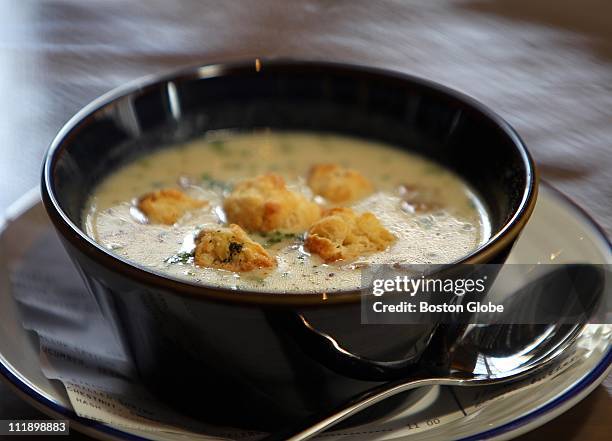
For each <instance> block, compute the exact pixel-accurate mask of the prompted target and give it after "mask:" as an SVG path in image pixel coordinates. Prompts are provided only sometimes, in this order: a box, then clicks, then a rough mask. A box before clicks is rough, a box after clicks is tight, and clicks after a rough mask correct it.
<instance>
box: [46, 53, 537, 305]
mask: <svg viewBox="0 0 612 441" xmlns="http://www.w3.org/2000/svg"><path fill="white" fill-rule="evenodd" d="M270 68H273V69H281V70H282V69H300V68H310V69H320V70H324V71H337V72H338V71H339V72H345V73H349V74H353V75H366V76H367V75H370V76H375V77H378V78H381V79H384V80H394V81H404V82H409V83H412V84H413V85H415V86H417V87H424V88H427V89H429V90H430V91H432V92H435V93H439V94H442V95H446V96H447V97H450V98H452V99H454V100H457V101H459V102H461V103H462V104H463V105H466V106H467V107H469V108H471V109H472V110H475V111H476V112H478V113H479V114H480V116H483V117H485V118H487V119H489V121H491V122H492V123H493V124H495V126H496V127H497V128H498V129H500V130H501V131H502V132H503V134H504V135H505V136H507V137H508V138H509V139H510V140H511V141H512V144H513V146H514V148H515V149H516V150H517V152H518V153H519V155H520V157H521V159H522V163H523V171H524V173H525V182H526V185H525V187H524V188H523V191H522V197H521V201H520V203H519V206H518V208H517V209H516V210H515V211H514V212H513V214H512V216H511V218H510V219H509V220H507V221H506V222H505V223H504V225H503V226H502V227H501V228H499V229H498V230H497V231H496V232H495V234H493V235H492V236H491V237H490V238H489V239H488V240H487V241H486V242H485V243H483V244H482V245H481V246H479V247H478V248H476V249H475V250H473V251H472V252H471V253H469V254H468V255H466V256H464V257H462V258H460V259H458V260H456V261H454V262H452V263H451V265H457V264H476V263H485V262H486V261H487V259H488V258H490V257H492V256H494V255H495V254H497V253H498V252H500V251H501V250H503V249H504V248H506V247H509V246H510V245H511V244H512V242H513V241H514V240H515V239H516V237H517V236H518V235H519V233H520V232H521V230H522V229H523V227H524V226H525V225H526V223H527V221H528V219H529V217H530V216H531V213H532V212H533V209H534V207H535V202H536V199H537V192H538V182H539V175H538V171H537V168H536V166H535V163H534V161H533V158H532V156H531V155H530V153H529V151H528V150H527V148H526V146H525V144H524V143H523V141H522V139H521V138H520V136H519V135H518V134H517V133H516V131H515V130H514V129H513V128H512V127H511V126H510V125H509V124H508V123H507V122H506V121H505V120H504V119H503V118H501V117H500V116H499V115H497V114H496V113H495V112H494V111H492V110H491V109H490V108H488V107H487V106H485V105H483V104H482V103H480V102H479V101H477V100H475V99H474V98H472V97H470V96H468V95H466V94H464V93H462V92H458V91H456V90H454V89H451V88H449V87H447V86H444V85H441V84H439V83H436V82H434V81H431V80H428V79H424V78H421V77H418V76H414V75H411V74H408V73H404V72H398V71H394V70H388V69H382V68H378V67H371V66H364V65H359V64H351V63H344V62H333V61H318V60H302V59H292V58H272V59H266V58H263V59H260V58H256V59H254V60H251V61H234V62H224V63H211V64H197V65H193V66H188V67H184V68H180V69H178V70H172V71H170V72H167V73H162V74H152V75H147V76H143V77H140V78H138V79H136V80H134V81H131V82H128V83H126V84H125V85H122V86H119V87H117V88H114V89H112V90H110V91H109V92H107V93H105V94H103V95H101V96H100V97H98V98H96V99H94V100H93V101H91V102H90V103H89V104H87V105H86V106H85V107H83V108H82V109H81V110H80V111H78V112H77V113H76V114H75V115H74V116H73V117H72V118H70V119H69V120H68V122H66V123H65V124H64V125H63V127H62V128H61V129H60V130H59V132H58V133H57V135H56V136H55V137H54V139H53V141H52V142H51V144H50V145H49V147H48V149H47V151H46V153H45V156H44V163H43V170H42V176H41V178H42V179H41V181H42V182H41V189H42V199H43V203H44V205H45V208H46V211H47V213H48V215H49V217H50V218H51V221H52V223H53V225H54V226H55V228H56V230H57V231H58V232H59V233H60V236H61V237H62V238H63V239H65V240H68V241H69V242H70V243H71V244H72V245H73V246H74V247H76V248H77V249H78V250H79V251H80V252H82V253H83V254H85V255H86V256H87V257H88V258H90V259H92V260H94V261H96V262H97V263H99V264H100V265H102V266H103V267H104V268H106V269H109V270H110V271H111V272H114V273H119V274H120V275H121V276H124V277H127V278H128V279H133V280H136V281H138V282H140V283H143V284H145V285H147V286H149V287H152V288H154V289H155V288H157V289H161V288H163V289H165V290H166V291H170V292H172V293H173V294H175V295H178V296H186V297H190V298H194V297H195V298H201V299H208V300H213V301H216V302H222V303H240V304H245V305H266V306H270V307H272V306H291V307H295V306H299V307H311V306H323V305H326V306H327V305H339V304H346V303H356V302H359V301H360V299H361V296H362V293H361V291H360V290H359V289H357V290H352V291H337V292H332V293H329V294H328V293H325V292H289V293H274V292H265V291H251V290H237V291H235V290H230V289H228V288H221V287H215V286H211V285H205V284H202V283H196V282H191V281H189V280H186V279H179V278H176V277H172V276H168V275H164V274H163V273H159V272H155V271H153V270H150V269H148V268H146V267H144V266H141V265H139V264H137V263H134V262H131V261H129V260H127V259H124V258H123V257H121V256H119V255H116V254H114V253H112V251H111V250H108V249H106V248H104V247H103V246H102V245H100V244H98V243H97V242H96V241H95V240H94V239H92V238H90V237H89V236H88V235H87V234H86V233H85V232H84V231H83V230H82V228H81V227H79V226H78V225H76V224H75V223H74V222H72V220H70V218H69V217H68V215H67V214H66V213H65V212H64V210H63V209H62V208H61V206H60V204H59V202H58V199H57V198H56V196H55V189H54V185H53V170H54V166H55V163H56V162H57V160H58V157H59V155H60V153H61V152H62V151H63V150H64V148H66V145H67V144H68V143H69V142H70V139H71V138H72V137H73V136H75V134H76V133H75V132H76V131H77V130H78V129H79V128H81V127H83V126H85V125H87V124H88V122H89V121H91V119H92V118H93V117H94V115H95V114H96V113H97V112H100V111H103V109H104V108H105V107H107V106H109V105H112V104H113V103H114V102H115V101H117V100H119V99H121V98H124V97H125V96H128V95H133V94H139V93H142V92H145V91H146V90H148V89H151V88H155V87H159V86H160V85H162V84H165V83H168V82H180V81H185V80H194V79H196V80H197V79H206V78H214V77H222V76H226V75H228V74H240V73H245V72H254V71H257V72H259V71H260V69H270Z"/></svg>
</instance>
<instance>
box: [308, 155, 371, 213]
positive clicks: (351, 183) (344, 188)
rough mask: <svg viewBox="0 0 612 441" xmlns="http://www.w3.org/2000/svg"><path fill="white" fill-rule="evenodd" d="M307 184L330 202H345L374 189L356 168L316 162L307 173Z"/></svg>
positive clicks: (363, 195) (361, 196) (358, 197)
mask: <svg viewBox="0 0 612 441" xmlns="http://www.w3.org/2000/svg"><path fill="white" fill-rule="evenodd" d="M308 186H309V187H310V188H311V189H312V191H313V192H314V193H315V194H318V195H320V196H323V197H324V198H325V199H327V200H328V201H330V202H334V203H347V202H352V201H355V200H357V199H361V198H363V197H365V196H367V195H369V194H370V193H372V192H373V191H374V187H373V185H372V183H371V182H370V181H369V180H368V179H366V178H365V177H364V176H363V175H362V174H361V173H359V172H358V171H356V170H352V169H349V168H344V167H341V166H339V165H336V164H317V165H314V166H312V167H311V169H310V171H309V173H308Z"/></svg>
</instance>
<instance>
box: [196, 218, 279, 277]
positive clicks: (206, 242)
mask: <svg viewBox="0 0 612 441" xmlns="http://www.w3.org/2000/svg"><path fill="white" fill-rule="evenodd" d="M195 243H196V249H195V263H196V264H197V265H200V266H204V267H208V268H221V269H224V270H229V271H252V270H255V269H260V268H272V267H275V266H276V260H275V259H274V258H273V257H272V256H270V255H269V254H268V252H267V251H266V250H265V249H264V248H263V247H262V246H261V245H260V244H258V243H257V242H255V241H253V240H252V239H251V238H250V237H249V236H248V235H247V234H246V233H245V232H244V230H243V229H242V228H240V227H239V226H238V225H235V224H231V225H230V226H229V228H224V227H219V228H214V229H206V230H202V231H201V232H200V234H198V237H197V238H196V241H195Z"/></svg>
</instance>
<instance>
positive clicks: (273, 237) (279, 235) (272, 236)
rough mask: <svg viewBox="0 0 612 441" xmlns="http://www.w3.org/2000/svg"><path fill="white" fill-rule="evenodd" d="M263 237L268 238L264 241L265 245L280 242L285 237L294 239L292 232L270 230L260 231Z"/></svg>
mask: <svg viewBox="0 0 612 441" xmlns="http://www.w3.org/2000/svg"><path fill="white" fill-rule="evenodd" d="M261 235H262V236H263V237H265V238H266V239H268V240H267V241H266V243H265V245H266V246H268V247H269V246H272V245H274V244H277V243H279V242H282V241H283V240H285V239H294V238H295V237H296V235H295V234H293V233H283V232H281V231H272V232H270V233H261Z"/></svg>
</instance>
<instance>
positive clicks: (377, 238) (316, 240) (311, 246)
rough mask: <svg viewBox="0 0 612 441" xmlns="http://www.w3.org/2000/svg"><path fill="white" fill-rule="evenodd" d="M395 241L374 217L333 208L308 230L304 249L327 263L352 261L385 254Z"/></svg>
mask: <svg viewBox="0 0 612 441" xmlns="http://www.w3.org/2000/svg"><path fill="white" fill-rule="evenodd" d="M394 241H395V236H393V234H391V233H390V232H389V231H387V230H386V229H385V227H383V226H382V225H381V223H380V221H379V220H378V219H377V218H376V216H374V215H373V214H372V213H369V212H368V213H363V214H356V213H355V212H354V211H353V210H352V209H350V208H332V209H330V210H327V211H326V212H325V213H323V217H322V218H321V219H320V220H319V221H318V222H316V223H315V224H314V225H312V227H310V229H309V230H308V236H307V237H306V242H305V246H306V249H308V250H309V251H311V252H312V253H315V254H318V255H319V256H321V258H323V260H325V261H326V262H333V261H336V260H349V259H354V258H356V257H358V256H361V255H363V254H367V253H373V252H377V251H383V250H384V249H386V248H387V247H388V246H389V245H390V244H391V243H393V242H394Z"/></svg>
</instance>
